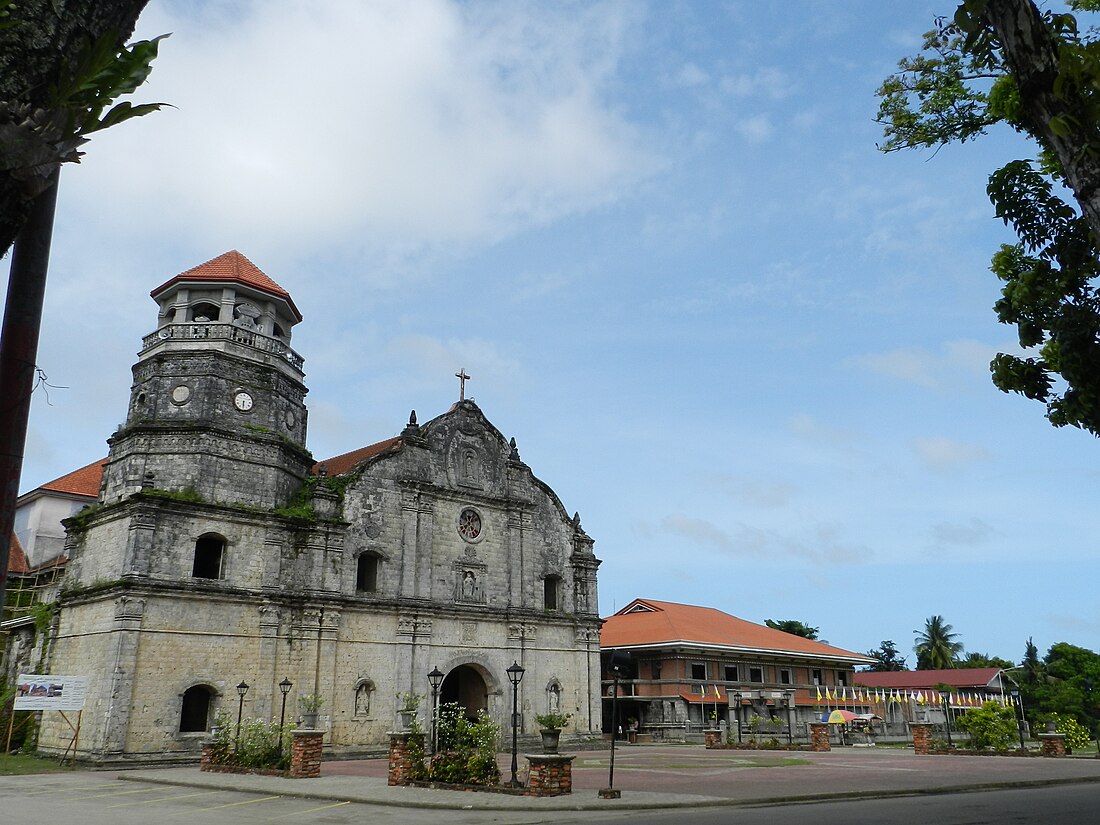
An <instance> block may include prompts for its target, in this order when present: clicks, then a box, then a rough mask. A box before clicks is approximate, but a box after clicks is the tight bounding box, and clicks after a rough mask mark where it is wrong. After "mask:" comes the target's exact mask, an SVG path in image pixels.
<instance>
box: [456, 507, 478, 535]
mask: <svg viewBox="0 0 1100 825" xmlns="http://www.w3.org/2000/svg"><path fill="white" fill-rule="evenodd" d="M458 534H459V535H460V536H462V538H463V539H465V540H466V541H468V542H475V541H481V539H482V530H481V513H479V512H478V511H477V510H475V509H474V508H473V507H466V508H464V509H463V510H462V512H460V513H459V514H458Z"/></svg>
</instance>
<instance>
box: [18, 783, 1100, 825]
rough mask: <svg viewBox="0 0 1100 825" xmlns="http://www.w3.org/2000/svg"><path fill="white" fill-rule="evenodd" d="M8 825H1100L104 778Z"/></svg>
mask: <svg viewBox="0 0 1100 825" xmlns="http://www.w3.org/2000/svg"><path fill="white" fill-rule="evenodd" d="M0 795H2V797H3V800H4V817H3V818H4V821H6V822H7V821H10V822H45V821H49V822H75V823H80V825H149V823H150V822H154V823H157V825H172V823H177V822H179V823H203V825H229V824H230V823H233V824H234V825H261V824H262V823H278V822H283V821H286V822H319V823H325V825H363V823H364V822H374V821H378V820H379V819H380V818H382V817H385V821H386V823H387V825H437V823H438V822H439V821H440V819H441V818H443V819H445V821H446V822H447V823H448V825H498V824H499V825H509V824H510V823H515V825H541V823H547V825H549V823H554V825H581V823H587V824H588V825H591V824H592V823H607V825H619V823H629V825H728V823H730V822H736V823H737V825H777V823H778V824H779V825H889V823H899V824H900V825H921V823H936V825H1025V824H1026V825H1033V824H1034V823H1042V825H1100V790H1098V788H1097V786H1096V785H1092V784H1088V785H1068V786H1057V787H1049V788H1032V789H1026V790H1001V791H992V792H975V793H964V794H949V795H942V796H932V797H903V798H893V799H866V800H858V801H834V802H817V803H807V804H798V805H782V806H767V807H749V808H745V807H742V808H703V809H679V810H675V811H615V812H606V813H604V812H597V811H531V812H527V811H485V810H476V811H474V810H466V811H463V810H452V811H446V812H442V811H438V810H425V809H420V808H394V807H377V806H372V805H365V804H361V803H354V802H347V801H337V800H318V799H301V798H293V797H286V796H282V795H280V794H259V793H245V792H239V791H223V790H214V789H198V788H186V787H173V786H165V785H154V784H147V783H142V782H133V781H121V780H118V779H116V778H114V776H112V775H110V774H100V773H74V774H57V775H50V776H33V777H4V778H0Z"/></svg>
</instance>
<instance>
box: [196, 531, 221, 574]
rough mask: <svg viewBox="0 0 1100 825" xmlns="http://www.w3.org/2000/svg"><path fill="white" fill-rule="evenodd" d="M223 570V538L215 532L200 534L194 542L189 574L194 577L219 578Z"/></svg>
mask: <svg viewBox="0 0 1100 825" xmlns="http://www.w3.org/2000/svg"><path fill="white" fill-rule="evenodd" d="M224 572H225V539H224V538H222V537H221V536H219V535H217V534H216V533H207V534H206V535H204V536H200V537H199V540H198V541H196V542H195V561H194V564H193V565H192V567H191V576H192V578H196V579H220V578H222V576H223V575H224Z"/></svg>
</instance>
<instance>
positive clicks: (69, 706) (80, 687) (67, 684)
mask: <svg viewBox="0 0 1100 825" xmlns="http://www.w3.org/2000/svg"><path fill="white" fill-rule="evenodd" d="M87 694H88V677H87V676H51V675H48V674H45V675H43V674H37V673H20V674H19V679H18V680H17V681H16V683H15V709H16V710H83V709H84V700H85V697H86V696H87Z"/></svg>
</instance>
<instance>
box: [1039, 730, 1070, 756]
mask: <svg viewBox="0 0 1100 825" xmlns="http://www.w3.org/2000/svg"><path fill="white" fill-rule="evenodd" d="M1039 753H1041V754H1042V755H1043V756H1065V755H1066V737H1065V735H1064V734H1061V733H1040V734H1039Z"/></svg>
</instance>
